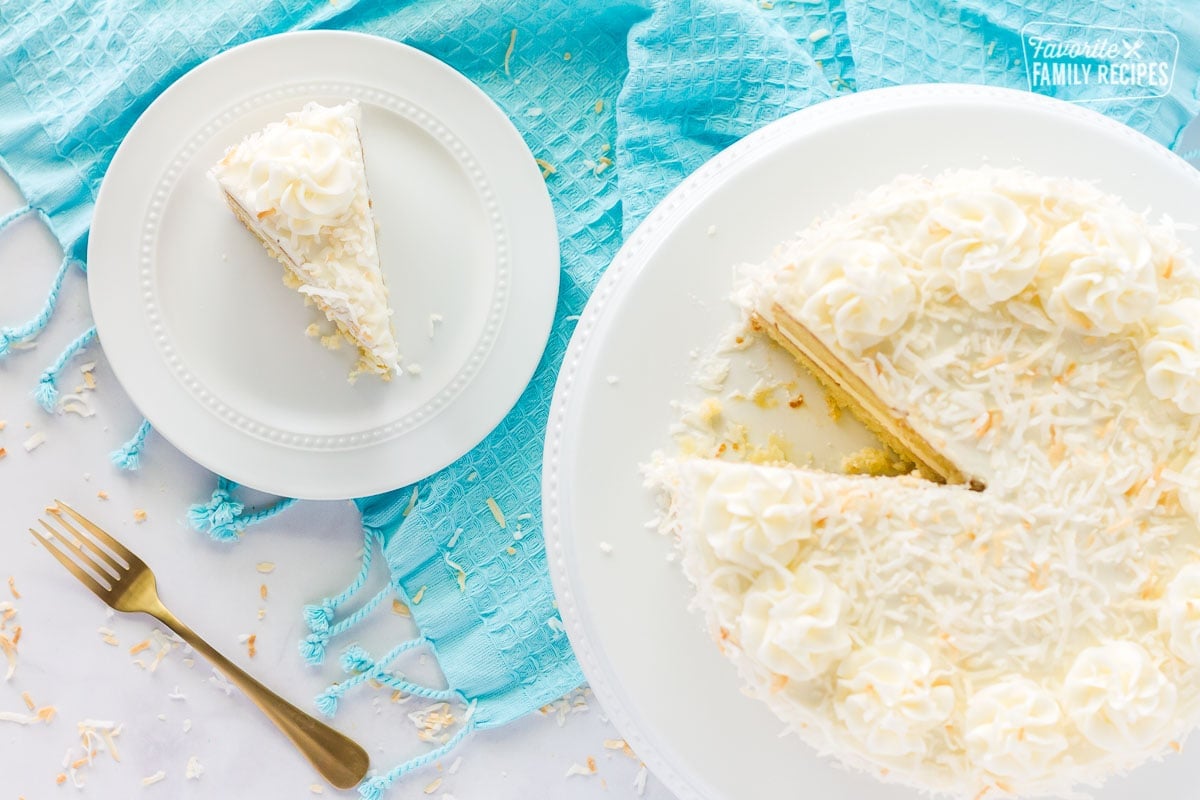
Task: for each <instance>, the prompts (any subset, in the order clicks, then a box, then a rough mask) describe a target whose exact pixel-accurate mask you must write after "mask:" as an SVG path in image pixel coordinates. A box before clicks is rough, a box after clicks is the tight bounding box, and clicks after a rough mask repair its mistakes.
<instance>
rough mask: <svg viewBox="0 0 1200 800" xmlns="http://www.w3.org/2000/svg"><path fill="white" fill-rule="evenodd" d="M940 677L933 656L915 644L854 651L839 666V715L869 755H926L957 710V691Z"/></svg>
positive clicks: (881, 646) (888, 645) (837, 699)
mask: <svg viewBox="0 0 1200 800" xmlns="http://www.w3.org/2000/svg"><path fill="white" fill-rule="evenodd" d="M936 681H937V676H936V675H935V674H934V671H933V662H932V660H931V659H930V658H929V655H928V654H927V653H926V652H925V651H924V650H922V649H921V648H919V647H917V646H916V645H914V644H910V643H908V642H903V641H900V642H893V643H889V644H884V645H877V646H869V647H866V648H864V649H862V650H856V651H855V652H854V653H852V654H851V655H850V657H849V658H847V659H846V660H845V661H843V662H842V664H841V666H839V667H838V671H837V697H836V700H835V708H836V710H837V716H838V718H839V719H840V720H841V721H842V722H843V723H844V724H845V726H846V729H847V730H848V731H849V733H850V735H851V736H853V737H854V738H855V739H857V740H858V741H859V742H861V743H862V746H863V747H864V748H865V749H866V750H867V752H869V753H872V754H874V755H877V756H884V757H901V756H909V755H914V754H915V755H922V754H924V753H925V751H926V749H927V747H928V738H929V737H928V734H929V732H930V731H931V730H932V729H934V728H936V727H938V726H940V725H942V724H943V723H945V721H946V720H947V718H949V716H950V712H951V711H953V710H954V690H953V689H952V688H951V687H950V686H949V685H947V684H944V683H938V682H936Z"/></svg>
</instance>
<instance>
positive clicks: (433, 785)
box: [422, 778, 442, 794]
mask: <svg viewBox="0 0 1200 800" xmlns="http://www.w3.org/2000/svg"><path fill="white" fill-rule="evenodd" d="M441 785H442V779H441V778H434V779H433V780H432V781H430V782H429V783H428V784H426V786H425V788H424V789H423V790H422V791H424V792H425V794H433V793H434V792H436V791H437V790H438V788H440V787H441Z"/></svg>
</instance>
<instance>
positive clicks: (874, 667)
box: [664, 169, 1200, 797]
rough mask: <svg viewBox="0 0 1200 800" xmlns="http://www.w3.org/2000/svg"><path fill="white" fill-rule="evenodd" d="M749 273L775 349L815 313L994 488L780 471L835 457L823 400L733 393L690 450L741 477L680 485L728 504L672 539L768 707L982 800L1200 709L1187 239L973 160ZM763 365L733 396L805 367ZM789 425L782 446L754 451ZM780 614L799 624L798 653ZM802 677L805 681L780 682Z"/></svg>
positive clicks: (1095, 199) (1198, 542)
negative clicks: (766, 490) (795, 460)
mask: <svg viewBox="0 0 1200 800" xmlns="http://www.w3.org/2000/svg"><path fill="white" fill-rule="evenodd" d="M1035 253H1040V254H1041V255H1040V256H1037V257H1033V256H1031V254H1035ZM1031 264H1032V265H1033V266H1031ZM741 274H742V275H743V280H742V282H741V283H740V284H739V285H738V286H737V288H736V291H735V295H734V297H735V300H736V301H737V302H739V303H741V304H742V305H743V307H744V308H745V309H746V310H747V311H749V312H753V313H754V314H755V316H756V317H761V318H763V319H764V320H765V321H766V322H767V323H768V325H767V326H765V331H767V332H770V333H771V334H772V336H774V335H775V334H776V333H779V335H786V331H787V330H789V329H790V328H789V326H788V325H778V326H773V325H770V324H769V323H771V322H783V321H785V320H781V319H779V318H778V317H779V316H780V315H781V314H784V313H786V314H787V315H788V316H789V317H791V318H792V319H794V320H798V321H799V322H801V323H803V324H804V325H805V326H806V327H808V328H809V331H810V332H811V334H812V335H813V336H814V337H816V338H817V339H819V340H820V341H821V342H822V343H824V344H825V346H826V347H828V349H829V350H830V351H831V352H832V353H833V355H834V356H835V357H837V358H838V359H840V360H841V361H842V365H841V366H842V367H843V368H844V369H846V370H849V371H851V372H853V373H854V374H855V376H856V377H857V378H858V379H860V380H861V381H862V383H863V384H864V385H865V386H866V387H867V388H869V389H870V390H872V391H874V392H875V393H876V394H877V395H878V396H879V398H880V399H881V401H882V402H883V404H885V405H886V406H887V407H888V408H890V409H892V410H894V412H895V414H896V416H897V417H900V418H903V419H905V420H906V421H907V422H908V424H909V425H910V426H911V427H912V429H913V430H914V431H915V432H917V434H919V435H920V436H922V437H923V438H924V439H925V440H926V441H927V442H929V443H930V444H931V445H932V446H933V447H935V448H936V449H938V450H939V451H940V452H942V453H943V454H944V455H945V456H946V457H947V458H949V459H950V460H952V461H953V462H954V463H955V464H956V465H957V466H959V467H960V468H961V469H962V470H963V471H964V472H965V473H966V474H968V475H970V476H972V477H976V478H978V479H979V480H980V481H981V482H982V483H983V484H985V485H986V487H987V488H986V490H985V491H983V492H972V491H967V490H965V489H962V488H961V487H948V486H937V485H933V484H929V483H925V482H922V481H919V480H914V479H912V478H907V477H906V478H886V479H884V478H879V479H867V478H850V477H845V476H837V475H830V474H828V473H821V472H815V471H812V470H809V469H801V468H787V469H783V468H778V467H777V466H762V465H761V464H762V463H771V464H777V463H778V461H779V460H780V459H781V458H784V457H786V456H785V455H781V454H787V453H796V454H799V455H801V456H803V454H805V453H808V452H810V451H811V452H813V453H814V456H813V458H814V460H815V461H817V462H818V463H824V464H828V463H829V462H828V461H826V460H825V458H826V454H825V453H824V452H823V451H821V449H820V447H819V444H820V442H821V441H823V439H821V438H818V439H817V440H814V439H812V437H811V435H803V436H796V437H794V438H792V437H790V436H789V435H788V431H791V430H795V429H796V428H798V427H800V426H805V425H807V424H809V423H810V421H811V418H807V419H806V418H805V417H804V416H803V415H805V414H807V413H814V412H812V411H809V410H806V409H804V408H801V409H800V410H799V411H797V410H795V409H792V408H786V407H783V406H782V405H781V406H780V407H779V408H778V409H765V408H761V407H757V406H756V407H754V408H751V406H752V405H753V404H750V403H742V404H739V403H735V402H731V403H729V404H728V405H727V406H725V409H726V413H724V414H722V416H721V419H720V421H719V423H718V424H715V425H714V426H713V430H712V431H711V432H709V433H705V434H704V435H700V434H697V433H696V428H695V427H689V428H688V429H687V431H686V437H685V436H684V435H683V433H682V432H681V433H680V435H679V437H678V441H679V442H680V444H681V449H683V451H684V453H685V454H687V455H693V454H697V455H700V456H708V455H711V454H714V453H720V454H721V458H722V459H724V460H723V461H720V462H712V463H711V464H708V462H707V461H704V462H703V463H705V464H707V466H706V468H705V470H703V474H704V475H706V476H707V477H706V478H705V480H704V481H695V480H692V479H689V480H687V481H685V482H683V484H682V485H680V486H677V485H674V484H668V485H669V487H670V492H671V495H672V497H673V498H677V499H680V500H681V502H683V503H684V505H686V506H689V507H691V508H695V509H699V508H701V507H702V506H703V507H711V508H713V509H717V510H719V511H720V512H721V513H715V512H714V513H711V514H709V515H707V516H704V517H703V518H701V517H700V516H698V515H697V514H693V513H690V512H689V513H687V514H680V515H678V516H677V517H674V518H672V519H670V520H669V521H668V522H667V523H666V524H665V526H664V528H665V529H666V530H670V531H672V532H673V533H676V534H678V536H679V541H680V544H681V547H682V548H683V552H684V556H685V557H684V560H683V563H684V569H685V571H686V572H687V575H688V577H689V579H690V580H691V581H692V582H693V583H694V585H695V586H696V590H697V593H696V601H697V605H699V606H700V607H701V608H702V609H703V610H704V611H705V613H706V614H707V615H708V619H709V621H710V629H711V630H712V631H714V635H715V636H716V637H717V638H718V639H719V640H720V641H722V642H723V643H724V645H725V648H724V651H725V652H726V653H727V654H728V655H729V656H730V657H731V658H732V659H734V660H735V661H736V662H737V663H738V665H739V668H740V671H741V674H742V675H743V676H744V677H745V678H746V680H747V681H748V682H749V683H750V685H751V689H752V691H751V694H752V695H753V696H755V697H757V698H760V699H761V700H763V701H764V702H766V703H767V704H769V705H770V707H771V708H772V710H774V711H775V712H776V713H777V714H778V715H779V716H780V717H781V718H782V719H784V720H785V721H786V723H787V724H788V728H789V729H790V730H793V731H796V732H797V734H798V735H799V736H800V737H802V738H804V739H805V740H806V741H808V742H810V743H812V744H813V745H814V746H815V747H816V748H817V749H818V750H819V751H820V752H823V753H824V752H829V753H832V754H834V755H835V756H837V757H838V759H839V760H840V761H842V762H843V763H844V764H848V765H851V766H855V767H860V768H863V769H867V770H869V771H870V772H872V773H873V774H876V775H881V774H883V775H884V776H885V779H887V780H895V781H899V782H903V783H906V784H909V785H912V786H915V787H917V788H919V789H922V790H926V791H930V792H944V793H946V794H948V795H951V796H963V797H974V796H976V795H978V794H979V793H980V791H981V790H984V789H988V791H991V792H995V794H997V795H1000V794H1005V795H1007V794H1011V795H1017V796H1050V795H1069V794H1070V793H1071V792H1072V790H1073V789H1074V787H1076V786H1078V785H1080V784H1086V785H1096V784H1099V783H1100V782H1101V781H1103V780H1104V779H1105V778H1106V777H1108V776H1110V775H1112V774H1114V773H1115V772H1118V771H1122V770H1126V769H1129V768H1131V767H1134V766H1136V765H1137V764H1139V763H1141V762H1143V761H1145V760H1147V759H1150V758H1152V757H1154V756H1156V755H1161V754H1163V753H1165V751H1166V749H1167V746H1168V743H1170V742H1171V740H1172V739H1173V738H1176V737H1179V736H1180V735H1181V734H1182V733H1183V732H1186V731H1187V730H1189V729H1190V728H1192V727H1193V726H1194V725H1195V724H1196V723H1197V721H1198V720H1200V680H1197V678H1196V675H1197V674H1200V663H1195V662H1196V661H1197V660H1198V659H1200V633H1198V632H1197V631H1196V630H1194V626H1193V620H1192V616H1193V614H1195V613H1196V610H1195V609H1196V605H1197V603H1196V601H1197V598H1200V577H1198V576H1197V575H1195V570H1196V569H1200V568H1189V567H1188V566H1187V565H1189V564H1193V563H1196V562H1197V560H1198V559H1197V552H1200V551H1198V549H1197V548H1200V520H1198V519H1197V517H1200V456H1198V455H1195V454H1194V453H1195V450H1196V442H1197V441H1200V334H1198V333H1197V331H1198V330H1200V300H1192V299H1188V298H1197V297H1200V272H1198V271H1197V268H1196V265H1195V264H1194V263H1193V261H1192V255H1191V254H1190V252H1189V251H1188V249H1187V248H1186V247H1185V246H1184V245H1183V244H1182V242H1181V241H1180V240H1179V238H1178V236H1177V235H1176V234H1175V232H1174V229H1173V228H1172V227H1171V226H1170V224H1169V223H1167V222H1164V223H1157V224H1150V223H1148V222H1147V221H1146V220H1145V219H1143V217H1142V216H1141V215H1138V214H1135V213H1133V212H1131V211H1129V210H1128V209H1127V208H1125V207H1124V206H1122V205H1121V203H1120V202H1119V201H1118V200H1117V199H1116V198H1113V197H1111V196H1109V195H1105V194H1104V193H1102V192H1101V191H1099V190H1098V189H1097V188H1096V187H1094V186H1091V185H1089V184H1086V183H1083V182H1080V181H1075V180H1069V179H1051V178H1041V177H1039V176H1034V175H1031V174H1029V173H1026V172H1022V171H1017V170H1008V171H998V170H987V169H982V170H963V171H957V172H951V173H946V174H944V175H940V176H938V177H936V178H932V179H926V178H919V177H918V178H913V177H907V178H901V179H897V181H895V182H893V183H892V184H889V185H887V186H885V187H881V188H880V189H878V190H876V191H874V192H871V193H869V194H867V195H864V196H862V197H860V198H858V199H856V200H855V201H854V202H853V203H851V204H849V205H847V206H846V207H844V208H842V209H839V210H836V211H835V212H833V213H832V214H830V215H829V216H827V217H825V218H823V219H821V220H818V221H816V222H814V223H813V224H812V225H810V226H809V227H807V228H805V229H804V231H803V232H801V234H800V235H799V237H798V238H797V239H796V240H794V241H791V242H787V243H784V244H783V245H781V246H780V248H778V250H777V251H776V254H775V255H774V256H772V257H771V259H769V260H768V261H767V262H766V263H764V264H760V265H750V266H747V267H745V268H744V269H743V271H742V273H741ZM910 284H911V285H910ZM892 293H895V294H897V295H898V296H899V297H900V301H899V302H893V301H892V299H884V298H890V294H892ZM897 320H899V321H900V322H899V324H898V327H897ZM884 331H888V332H886V333H885V332H884ZM763 338H765V337H749V339H750V340H751V341H752V342H755V343H758V342H760V341H761V340H762V339H763ZM755 347H758V345H757V344H755V345H754V346H752V347H751V349H749V350H746V351H741V350H739V351H737V353H736V354H734V355H732V356H731V357H732V358H734V359H735V360H744V361H747V362H748V363H745V364H737V363H735V364H734V367H735V368H734V369H732V370H731V371H730V381H727V384H728V383H729V382H736V381H737V380H738V378H737V376H738V374H739V373H738V368H740V367H742V366H745V367H747V370H746V374H748V375H753V376H754V379H755V380H758V379H763V380H770V379H777V380H782V381H786V380H787V378H788V377H790V374H791V373H790V372H788V371H787V370H788V365H787V363H786V362H781V360H780V359H782V358H786V356H784V355H783V354H782V351H781V350H776V349H774V348H771V349H769V351H768V349H767V348H766V347H762V348H759V354H758V355H754V352H755ZM763 359H765V360H766V361H767V364H768V365H769V366H767V365H763V364H761V363H760V361H761V360H763ZM781 364H782V366H781ZM762 367H765V369H764V368H762ZM738 388H740V389H742V395H744V396H748V395H749V394H752V392H751V391H750V390H748V389H747V388H746V387H738ZM729 389H730V387H729V386H728V385H726V386H725V387H724V388H723V389H722V391H725V392H728V391H729ZM790 391H791V390H790V389H789V392H790ZM729 396H730V397H737V396H738V395H729ZM806 405H808V406H818V405H819V404H817V403H810V404H806ZM816 413H817V414H818V415H819V413H820V412H819V411H817V412H816ZM743 426H744V427H743ZM767 430H772V431H783V432H784V433H783V435H782V436H777V435H776V434H775V433H771V434H770V436H769V437H768V442H767V444H768V447H766V448H764V447H760V446H759V445H760V442H761V437H762V436H763V435H764V433H765V431H767ZM709 436H711V446H710V441H709V438H708V437H709ZM818 437H819V434H818ZM777 439H778V440H779V441H776V440H777ZM718 445H720V446H718ZM739 459H740V460H744V461H750V462H755V461H757V462H760V463H759V464H755V463H741V464H737V463H728V462H729V460H739ZM696 461H702V459H696ZM694 463H695V462H694V461H688V462H686V464H687V466H686V467H685V468H683V469H681V473H686V474H691V473H693V472H699V470H693V467H692V464H694ZM721 471H728V472H729V473H730V474H731V475H735V474H736V477H731V478H729V479H728V480H727V481H720V480H719V479H718V477H717V476H718V475H719V473H720V472H721ZM749 473H761V475H759V476H757V477H755V476H752V475H751V474H749ZM778 473H787V474H789V475H791V476H793V478H792V480H793V482H794V485H791V484H789V482H788V481H787V480H785V479H784V478H783V477H782V476H781V475H779V474H778ZM768 476H769V478H768ZM760 483H761V484H763V485H772V486H778V487H784V486H787V487H788V488H787V489H786V491H785V490H783V489H776V490H775V491H774V494H773V495H766V494H763V493H762V492H761V490H759V489H754V488H751V489H747V488H746V487H756V486H758V485H759V484H760ZM718 487H720V488H718ZM710 490H711V491H710ZM712 492H721V493H725V492H728V493H730V495H731V496H737V497H740V498H741V499H743V500H744V501H745V502H746V503H747V504H748V505H746V506H742V507H739V509H738V512H737V514H736V515H734V514H730V513H729V512H728V508H729V501H730V499H731V498H730V497H722V498H713V497H712ZM768 497H769V498H770V499H768ZM1176 498H1178V500H1177V499H1176ZM788 504H793V505H794V506H795V507H796V510H795V511H784V510H781V509H779V508H778V506H781V505H788ZM755 505H757V506H758V509H759V511H758V512H757V513H756V511H755V509H754V506H755ZM767 508H772V509H774V510H773V511H772V514H773V515H778V516H780V517H788V516H793V518H792V519H791V521H790V523H789V524H791V525H794V530H793V531H792V533H791V538H790V539H788V538H787V536H786V535H785V534H784V533H783V532H782V531H780V530H776V529H775V528H774V527H773V526H771V525H765V526H764V524H763V523H762V522H761V518H762V517H763V516H764V515H763V513H762V512H763V511H765V510H766V509H767ZM801 509H803V511H802V512H801V511H800V510H801ZM733 517H736V518H737V519H736V520H735V524H734V526H733V527H732V528H727V529H724V530H718V527H717V526H721V525H728V524H729V522H730V520H731V519H732V518H733ZM738 520H741V521H745V520H755V522H753V524H748V523H746V522H738ZM739 526H741V527H740V528H739ZM743 530H750V531H752V532H753V535H750V536H747V535H746V534H745V533H743V532H742V531H743ZM733 531H736V532H733ZM764 531H770V532H769V533H765V532H764ZM786 541H792V542H795V543H796V546H795V549H794V550H793V549H791V548H790V547H788V546H786V545H783V544H782V543H783V542H786ZM746 542H753V543H754V544H752V545H751V546H746V544H745V543H746ZM781 547H782V548H783V549H778V548H781ZM801 565H802V566H803V567H806V568H809V569H811V570H813V571H814V572H816V573H819V574H820V575H821V576H823V577H824V578H825V579H826V580H827V581H828V583H829V585H830V586H834V587H836V588H837V591H838V594H839V603H840V609H841V610H840V613H839V614H838V616H837V619H838V620H839V622H838V624H837V626H836V630H839V631H844V632H845V634H846V635H847V636H848V637H849V640H850V642H851V643H852V644H851V650H850V652H848V653H845V654H838V655H835V654H836V653H838V651H839V648H837V647H834V648H831V649H829V650H819V651H818V652H820V653H822V654H823V658H822V659H821V660H819V661H815V662H814V661H812V660H811V659H810V660H806V659H808V655H807V654H808V653H809V652H811V651H812V649H813V648H812V646H811V643H810V642H809V639H810V637H811V636H812V635H813V631H814V630H819V631H820V632H821V633H822V635H824V634H826V633H827V632H829V631H832V630H835V627H833V626H826V627H822V628H819V629H818V628H816V627H815V626H814V625H813V624H812V622H811V619H812V618H813V617H818V618H821V615H820V614H817V613H815V612H810V611H808V610H807V609H811V608H816V609H822V610H823V613H824V614H825V616H824V618H825V619H829V618H831V616H832V615H831V613H830V612H829V608H830V606H828V605H822V603H823V602H824V597H825V594H824V593H823V592H822V591H820V589H821V588H822V586H821V584H819V583H817V582H810V583H808V584H807V585H804V586H800V587H795V586H792V585H791V580H792V579H791V578H789V577H788V575H789V574H796V573H797V571H798V569H799V568H800V566H801ZM789 593H793V594H795V595H796V596H795V597H794V598H793V597H791V596H790V595H789ZM750 598H753V600H752V601H751V599H750ZM775 607H779V608H780V609H786V614H785V611H783V610H781V611H780V612H779V616H778V618H774V617H773V616H772V612H771V609H773V608H775ZM747 609H749V613H746V610H747ZM788 617H792V618H796V617H798V618H800V619H802V620H804V622H803V624H801V625H799V626H798V627H797V629H796V630H795V631H794V632H793V631H789V633H788V634H787V635H784V634H783V633H782V631H783V630H784V628H785V623H786V621H787V618H788ZM1195 627H1200V626H1195ZM789 642H791V644H789ZM885 643H892V644H885ZM839 659H840V660H839ZM823 661H827V662H828V663H821V662H823ZM789 672H791V673H792V674H791V675H789V674H788V673H789ZM796 674H801V675H803V674H808V675H812V676H813V677H812V678H810V679H809V680H807V681H803V680H789V681H786V682H780V681H778V680H775V679H777V678H779V676H787V677H789V678H791V677H793V676H794V675H796ZM1018 676H1020V677H1018ZM780 683H782V684H783V685H782V687H781V686H780Z"/></svg>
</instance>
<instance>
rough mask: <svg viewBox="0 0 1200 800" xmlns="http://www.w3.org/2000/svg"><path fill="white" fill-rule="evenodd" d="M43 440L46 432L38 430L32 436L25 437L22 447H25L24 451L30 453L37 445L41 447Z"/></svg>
mask: <svg viewBox="0 0 1200 800" xmlns="http://www.w3.org/2000/svg"><path fill="white" fill-rule="evenodd" d="M45 441H46V434H44V433H42V432H41V431H38V432H37V433H35V434H34V435H33V436H30V437H29V438H28V439H26V440H25V442H24V443H23V444H22V447H24V448H25V452H26V453H32V452H33V451H34V450H37V449H38V448H39V447H41V446H42V445H43V444H44V443H45Z"/></svg>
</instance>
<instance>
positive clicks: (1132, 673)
mask: <svg viewBox="0 0 1200 800" xmlns="http://www.w3.org/2000/svg"><path fill="white" fill-rule="evenodd" d="M1175 698H1176V689H1175V684H1173V683H1171V681H1169V680H1167V677H1166V676H1165V675H1163V673H1162V672H1161V671H1160V670H1159V669H1158V667H1156V666H1155V665H1154V662H1153V660H1151V658H1150V654H1149V653H1147V652H1146V650H1145V649H1144V648H1143V647H1142V646H1141V645H1138V644H1134V643H1133V642H1108V643H1107V644H1103V645H1098V646H1095V647H1089V648H1088V649H1086V650H1084V651H1083V652H1082V653H1080V654H1079V655H1078V656H1077V657H1076V659H1075V663H1074V664H1073V665H1072V666H1071V670H1070V671H1069V672H1068V673H1067V677H1066V679H1065V681H1064V682H1063V702H1064V705H1065V707H1066V710H1067V714H1068V715H1069V716H1070V718H1071V720H1072V721H1073V722H1074V723H1075V726H1076V727H1077V728H1079V730H1080V732H1081V733H1082V734H1083V735H1084V737H1085V738H1086V739H1087V740H1088V741H1089V742H1091V743H1092V744H1094V745H1096V746H1097V747H1099V748H1101V749H1103V750H1106V751H1108V752H1128V751H1131V750H1133V751H1138V750H1143V749H1146V748H1148V747H1151V746H1153V745H1155V744H1158V743H1161V740H1162V739H1163V738H1164V735H1165V734H1166V733H1167V732H1168V731H1167V726H1168V723H1169V722H1170V721H1171V719H1172V718H1173V717H1174V716H1175Z"/></svg>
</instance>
